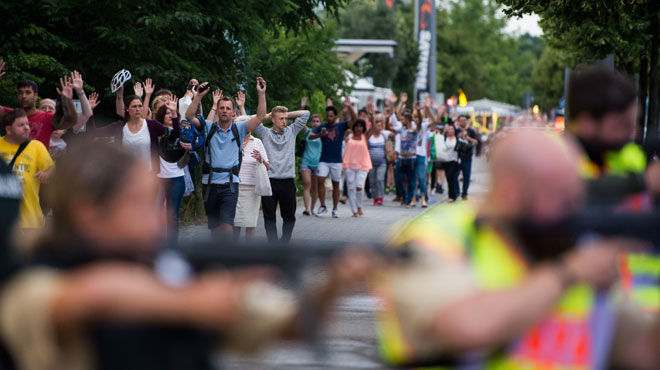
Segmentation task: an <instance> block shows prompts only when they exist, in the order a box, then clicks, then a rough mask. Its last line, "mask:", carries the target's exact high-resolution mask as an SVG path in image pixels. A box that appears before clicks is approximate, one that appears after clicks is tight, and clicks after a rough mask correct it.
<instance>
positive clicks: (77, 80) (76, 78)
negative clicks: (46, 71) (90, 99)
mask: <svg viewBox="0 0 660 370" xmlns="http://www.w3.org/2000/svg"><path fill="white" fill-rule="evenodd" d="M71 82H72V84H73V89H74V90H76V92H82V89H83V78H82V75H81V74H80V72H78V71H73V72H71Z"/></svg>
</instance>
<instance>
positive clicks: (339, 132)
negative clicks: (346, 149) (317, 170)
mask: <svg viewBox="0 0 660 370" xmlns="http://www.w3.org/2000/svg"><path fill="white" fill-rule="evenodd" d="M324 128H325V129H327V130H328V136H326V137H322V138H321V143H322V147H321V160H320V161H321V162H325V163H342V153H341V149H342V144H343V143H344V134H345V133H346V130H348V121H342V122H337V123H335V124H334V125H332V126H330V125H328V124H327V123H324V124H322V125H320V126H319V127H317V128H315V129H314V133H315V134H318V133H320V132H321V130H322V129H324Z"/></svg>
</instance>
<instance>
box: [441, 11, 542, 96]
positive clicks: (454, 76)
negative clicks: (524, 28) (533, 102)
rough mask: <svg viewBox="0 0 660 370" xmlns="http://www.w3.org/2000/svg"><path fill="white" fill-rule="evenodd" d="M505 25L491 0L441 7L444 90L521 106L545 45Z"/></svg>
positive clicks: (442, 84)
mask: <svg viewBox="0 0 660 370" xmlns="http://www.w3.org/2000/svg"><path fill="white" fill-rule="evenodd" d="M505 27H506V19H505V18H504V17H503V15H502V13H501V9H500V7H499V5H498V4H497V3H495V2H494V1H492V0H489V1H482V0H465V1H459V2H451V3H449V5H448V7H447V8H444V9H439V11H438V15H437V28H438V33H437V50H438V52H437V59H438V68H437V76H438V86H439V89H440V90H442V91H444V92H445V94H446V95H448V96H450V95H454V94H456V93H457V91H458V89H462V90H463V91H465V93H466V94H467V96H468V99H470V100H475V99H480V98H484V97H487V98H489V99H494V100H498V101H502V102H507V103H511V104H516V105H520V104H521V102H522V96H523V94H524V93H525V92H527V91H529V90H530V82H529V81H530V78H531V74H532V68H533V65H534V62H535V61H536V59H537V58H538V56H539V54H540V50H541V49H542V48H543V43H542V41H541V40H540V39H539V38H537V37H532V36H529V35H525V36H521V37H517V36H512V35H509V34H507V33H505Z"/></svg>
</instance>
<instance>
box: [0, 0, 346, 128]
mask: <svg viewBox="0 0 660 370" xmlns="http://www.w3.org/2000/svg"><path fill="white" fill-rule="evenodd" d="M347 2H348V0H300V1H296V2H292V1H288V0H275V1H269V2H264V1H261V0H242V1H235V2H206V1H201V0H183V1H154V0H149V1H133V2H128V1H121V0H118V1H90V0H85V1H71V0H63V1H58V2H53V1H36V0H25V1H22V2H11V1H6V2H1V3H0V14H3V15H7V16H6V17H3V25H2V32H0V57H2V58H4V59H5V61H6V62H7V72H8V73H7V75H6V76H5V77H4V78H3V79H2V80H1V83H0V101H1V102H2V103H3V104H6V105H12V104H15V100H16V98H15V87H14V83H15V82H16V81H17V80H18V79H21V78H32V79H34V80H36V81H37V82H39V83H40V84H41V85H42V86H41V94H42V95H44V96H54V95H55V86H56V83H57V81H58V78H59V77H60V76H61V75H62V74H63V73H65V72H66V71H68V70H72V69H77V70H79V71H81V72H82V73H83V75H84V76H85V80H86V83H87V84H88V85H89V86H91V87H92V89H96V90H97V91H99V93H100V94H101V95H102V96H103V97H105V99H104V102H106V104H102V105H101V106H100V107H99V109H101V110H105V112H106V114H109V115H112V112H113V111H114V109H113V107H112V103H111V102H112V101H113V100H112V99H108V97H109V96H110V88H109V85H110V79H111V77H112V76H113V75H114V73H115V72H116V71H117V70H119V69H120V68H127V69H129V70H130V71H131V72H132V74H133V76H135V79H136V80H142V79H144V78H146V77H151V78H153V79H154V81H155V83H156V85H157V86H156V87H157V88H161V87H169V88H172V89H177V88H178V89H182V88H183V87H184V86H186V84H187V81H188V80H189V79H190V78H192V77H195V78H198V79H200V80H208V81H211V82H212V83H213V84H214V85H215V84H217V85H219V86H221V87H223V88H225V89H227V90H228V91H232V90H234V89H235V86H238V85H241V84H246V83H247V82H248V81H250V82H251V81H254V78H255V77H256V75H259V74H263V75H264V77H265V78H266V79H269V76H268V75H267V74H266V72H268V73H271V72H273V73H274V72H275V71H280V70H283V71H287V73H288V74H289V80H288V82H289V83H290V82H291V81H296V82H300V81H303V80H304V79H305V78H304V77H303V76H309V74H310V73H311V74H312V75H314V74H316V73H318V74H323V73H325V75H324V76H325V77H327V78H328V79H329V80H331V81H332V82H336V81H338V80H340V79H341V76H340V73H339V68H337V66H338V65H339V64H340V62H339V61H338V60H337V59H336V58H334V56H331V55H327V54H323V50H324V49H326V48H327V47H328V38H329V37H332V36H331V33H328V34H326V32H331V30H328V31H326V30H325V29H324V28H323V27H322V18H323V17H321V16H319V15H318V14H317V12H316V10H317V9H318V8H319V7H323V8H324V9H325V12H326V13H328V14H330V16H335V15H336V13H337V11H338V10H339V8H340V7H342V6H344V5H346V4H347ZM282 35H287V36H289V37H290V38H291V43H292V44H295V45H296V46H300V45H303V44H305V43H309V44H310V45H307V46H306V49H305V50H307V51H309V55H304V56H301V58H302V59H299V60H297V64H296V65H298V66H300V64H301V63H304V62H305V61H307V62H308V63H309V66H307V68H298V69H290V68H287V66H288V64H287V65H285V64H284V63H290V62H291V61H292V59H290V58H286V57H281V56H278V55H274V54H269V55H266V54H265V53H263V52H262V51H263V50H271V51H274V52H284V50H283V49H281V48H279V45H281V44H282V42H283V41H282V40H281V39H280V37H282ZM315 42H316V43H315ZM251 53H256V54H259V55H260V56H263V57H264V58H266V57H267V60H266V61H259V63H257V62H255V61H254V60H252V59H251V56H250V54H251ZM315 54H320V55H324V56H325V57H327V58H328V59H327V61H325V62H324V63H321V64H319V63H314V58H315ZM331 65H332V67H331V68H329V69H328V72H325V71H322V70H314V68H315V67H319V68H328V67H329V66H331ZM257 67H260V68H257ZM330 73H333V74H334V75H333V76H332V77H329V74H330ZM306 80H307V81H310V82H309V83H308V84H307V85H308V87H310V88H311V85H310V84H313V83H314V82H317V83H318V85H315V86H313V87H314V89H316V88H322V86H325V85H326V83H325V82H323V81H320V80H315V79H306ZM280 81H281V80H280ZM271 88H272V89H273V90H277V88H278V87H277V86H274V85H271ZM252 90H253V88H252V86H250V87H249V88H247V86H246V91H249V92H252ZM179 91H180V90H179ZM281 91H289V92H290V90H284V88H283V89H282V90H281ZM278 94H279V93H278ZM282 94H283V93H282ZM296 95H297V94H296ZM278 99H280V100H281V101H288V100H292V99H293V97H285V96H284V95H281V96H279V97H278Z"/></svg>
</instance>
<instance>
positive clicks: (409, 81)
mask: <svg viewBox="0 0 660 370" xmlns="http://www.w3.org/2000/svg"><path fill="white" fill-rule="evenodd" d="M413 23H414V16H413V7H412V4H398V3H397V6H396V9H395V10H394V11H392V9H390V8H388V7H387V5H385V2H384V1H376V2H374V1H367V0H362V1H354V2H352V3H351V4H350V5H349V6H347V7H346V8H344V9H343V10H341V11H340V12H339V27H338V30H339V34H340V35H341V37H343V38H353V39H385V40H394V41H396V42H397V46H396V48H395V49H394V57H393V58H390V56H389V55H385V54H367V55H366V58H365V60H367V61H368V66H367V70H366V72H365V74H366V75H368V76H371V77H373V79H374V84H375V85H376V86H386V87H389V86H391V87H392V88H393V89H394V90H395V91H397V92H399V91H406V92H408V93H409V94H411V95H412V87H413V84H414V81H415V74H416V73H417V58H418V57H419V51H418V50H417V42H416V41H415V35H414V30H413V28H414V24H413Z"/></svg>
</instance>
